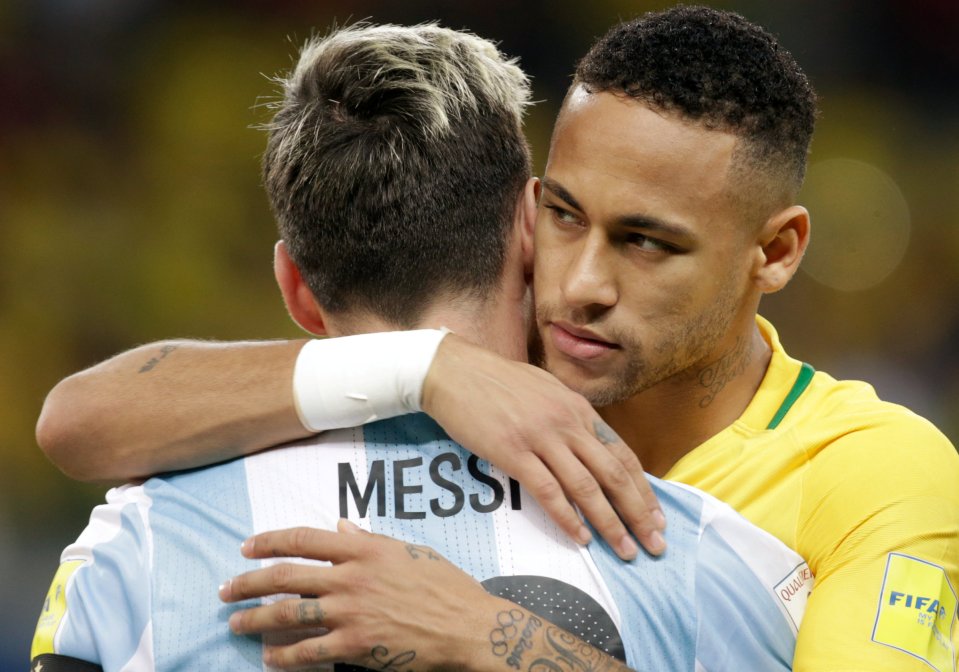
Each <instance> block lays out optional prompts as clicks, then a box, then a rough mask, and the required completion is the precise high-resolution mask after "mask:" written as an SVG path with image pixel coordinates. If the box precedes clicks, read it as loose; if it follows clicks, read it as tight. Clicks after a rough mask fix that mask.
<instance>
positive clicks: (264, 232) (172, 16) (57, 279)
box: [0, 0, 959, 670]
mask: <svg viewBox="0 0 959 672" xmlns="http://www.w3.org/2000/svg"><path fill="white" fill-rule="evenodd" d="M667 4H669V3H664V2H622V1H615V0H592V1H591V2H565V3H564V2H545V1H542V0H536V1H528V2H524V3H522V4H519V3H512V2H504V1H502V0H482V1H473V0H459V1H458V2H455V3H453V2H450V3H442V2H438V1H437V2H428V1H425V0H407V1H405V2H403V3H398V2H397V3H389V2H374V1H367V2H360V1H356V2H335V1H327V2H305V1H293V0H282V1H279V0H278V1H274V2H265V1H263V2H256V1H253V0H246V1H245V2H243V1H234V2H225V1H221V2H214V1H206V2H203V1H199V2H198V1H196V0H191V1H190V2H185V1H184V2H173V1H171V2H160V1H159V0H32V1H30V2H27V1H25V0H24V1H20V2H13V3H10V2H4V3H0V457H2V463H0V464H2V466H0V606H2V608H0V670H24V669H26V664H27V652H28V649H29V640H30V638H31V636H32V631H33V627H34V624H35V622H36V618H37V615H38V614H39V610H40V606H41V603H42V600H43V597H44V595H45V592H46V588H47V585H48V583H49V581H50V579H51V577H52V575H53V572H54V571H55V569H56V567H57V563H58V556H59V552H60V549H61V548H62V547H63V546H64V545H65V544H66V543H68V542H70V541H72V540H73V539H74V538H75V536H76V535H77V534H78V533H79V531H80V529H81V528H82V527H83V525H84V523H85V521H86V518H87V515H88V512H89V509H90V508H91V507H92V506H93V505H94V504H95V503H97V502H98V501H100V500H101V498H102V495H103V492H104V488H102V487H96V486H85V485H79V484H74V483H71V482H69V481H68V480H67V479H66V478H65V477H63V476H62V475H61V474H60V473H59V472H58V471H57V470H56V469H55V468H53V467H52V466H51V465H50V464H49V463H48V462H47V461H46V460H45V458H44V457H43V455H42V454H41V453H40V451H39V449H38V448H37V447H36V443H35V441H34V437H33V427H34V423H35V421H36V417H37V415H38V413H39V410H40V406H41V404H42V402H43V397H44V394H45V393H46V391H47V390H49V389H50V388H51V387H52V386H53V385H54V384H55V383H56V382H57V381H58V380H59V379H60V378H62V377H63V376H65V375H67V374H69V373H71V372H73V371H75V370H78V369H80V368H83V367H86V366H89V365H91V364H93V363H95V362H97V361H99V360H101V359H103V358H106V357H108V356H110V355H112V354H114V353H116V352H118V351H121V350H124V349H127V348H129V347H132V346H134V345H137V344H140V343H143V342H147V341H151V340H156V339H160V338H165V337H174V336H182V337H200V338H213V339H231V338H276V337H284V336H293V335H298V332H297V330H296V329H295V327H294V326H293V325H292V323H291V322H290V321H289V320H288V318H287V317H286V314H285V312H284V310H283V308H282V305H281V302H280V297H279V293H278V292H277V291H276V289H275V287H274V282H273V278H272V272H271V267H270V265H271V255H272V253H271V249H272V243H273V241H274V238H275V232H274V228H273V224H272V221H271V218H270V215H269V211H268V208H267V205H266V200H265V197H264V196H263V194H262V191H261V189H260V187H259V178H258V159H259V154H260V152H261V151H262V147H263V144H264V138H263V137H262V135H261V133H260V132H258V131H255V130H252V129H251V128H250V127H251V125H253V124H256V123H258V122H262V121H264V120H265V118H266V113H265V111H264V110H263V109H262V108H261V107H260V108H258V107H257V103H258V101H260V102H262V99H263V98H264V97H269V96H270V95H271V94H272V93H273V87H272V85H271V84H270V82H269V81H268V80H267V78H266V76H265V75H271V74H274V73H276V72H278V71H281V70H284V69H286V68H288V67H289V66H290V65H291V63H292V60H291V59H292V57H293V55H294V54H295V51H296V48H297V47H298V46H299V45H300V44H302V42H303V40H304V39H305V38H306V37H307V36H309V35H310V34H311V32H313V31H320V32H324V31H325V30H326V29H327V28H328V27H329V26H330V25H331V23H332V22H333V21H334V20H336V21H338V22H339V23H344V22H349V21H355V20H359V19H364V18H370V19H372V20H373V21H376V22H388V21H392V22H398V23H415V22H420V21H426V20H431V19H439V20H440V21H441V23H442V24H443V25H446V26H448V27H452V28H464V27H465V28H469V29H471V30H473V31H474V32H476V33H478V34H480V35H482V36H484V37H488V38H492V39H495V40H497V41H499V42H500V45H501V48H502V49H503V50H504V51H505V52H506V53H508V54H510V55H515V56H518V57H520V61H521V64H522V65H523V66H524V68H525V69H526V70H527V71H528V72H529V73H531V74H532V75H533V78H534V79H533V83H534V91H535V99H536V100H538V101H540V103H539V104H538V105H537V106H536V107H535V108H534V109H533V110H532V112H531V113H530V116H529V120H528V133H529V137H530V140H531V142H532V143H533V146H534V150H535V152H536V161H537V163H536V167H537V170H539V169H541V168H542V166H543V163H544V160H545V152H546V148H547V141H548V134H549V128H550V125H551V123H552V119H553V117H554V115H555V112H556V109H557V105H558V103H559V101H560V100H561V98H562V95H563V92H564V90H565V88H566V86H567V84H568V82H569V75H570V73H571V72H572V70H573V64H574V62H575V60H576V58H577V57H578V56H580V55H581V54H582V53H584V52H585V50H586V48H587V47H588V46H589V44H590V43H591V42H592V41H593V40H594V38H596V37H597V36H599V35H600V34H601V33H602V32H604V30H605V29H606V28H607V27H608V26H610V25H611V24H612V23H613V22H615V21H617V20H618V19H624V18H632V17H633V16H635V15H637V14H639V13H641V12H643V11H645V10H648V9H659V8H662V7H664V6H667ZM709 4H712V5H714V6H717V7H724V8H729V9H735V10H736V11H739V12H741V13H743V14H745V15H746V16H747V17H749V18H750V19H753V20H754V21H757V22H758V23H761V24H763V25H764V26H766V27H767V28H769V29H770V30H771V31H773V32H774V33H775V34H777V35H778V36H779V37H780V39H781V41H782V42H783V44H784V45H785V46H786V47H787V48H788V49H790V50H791V51H792V52H793V53H794V54H795V55H796V57H797V59H798V60H799V61H800V63H801V64H802V65H803V66H804V67H805V68H806V70H807V72H808V73H809V75H810V76H811V78H812V80H813V83H814V84H815V86H816V88H817V90H818V91H819V93H820V95H821V99H822V100H821V108H822V116H821V119H820V122H819V128H818V131H817V135H816V139H815V141H814V143H813V154H812V160H811V167H810V173H809V179H808V181H807V187H806V189H805V190H804V195H803V202H804V203H805V204H806V205H808V206H809V207H810V210H811V211H812V214H813V226H814V230H813V242H812V245H811V249H810V251H809V253H808V255H807V259H806V261H805V262H804V267H805V269H806V270H805V271H804V272H801V273H800V275H799V276H798V277H797V278H796V279H795V280H794V281H793V282H792V283H791V285H790V286H789V287H788V288H787V289H786V290H784V291H783V292H782V293H781V294H779V295H777V296H773V297H770V298H769V299H767V300H766V303H765V304H764V307H763V311H762V312H763V313H764V314H765V315H766V316H768V317H770V318H771V319H773V321H774V322H775V323H776V324H777V326H778V327H779V330H780V335H781V337H782V339H783V341H784V342H785V344H786V346H787V348H789V350H790V352H791V354H793V355H794V356H796V357H799V358H802V359H805V360H807V361H809V362H811V363H812V364H813V365H814V366H816V367H817V368H819V369H823V370H826V371H829V372H830V373H832V374H833V375H836V376H843V377H857V378H864V379H866V380H868V381H870V382H872V383H873V384H874V385H875V386H876V387H877V388H878V389H879V391H880V393H881V394H882V395H883V396H885V397H886V398H888V399H891V400H894V401H900V402H903V403H906V404H908V405H909V406H911V407H912V408H914V409H915V410H916V411H918V412H920V413H921V414H923V415H926V416H927V417H929V418H930V419H932V420H933V421H935V422H936V423H937V424H938V425H939V426H940V427H941V428H942V429H943V430H944V431H945V432H946V433H947V435H949V436H950V438H952V439H953V441H954V442H955V441H956V439H957V438H959V355H957V352H956V346H957V344H959V264H957V260H959V228H957V226H956V223H957V222H956V213H957V212H959V107H957V103H959V100H957V98H959V48H957V44H959V39H957V38H959V3H956V2H955V0H926V1H924V2H923V1H919V2H916V1H915V0H908V1H907V0H901V1H897V0H884V1H882V0H880V1H878V2H877V1H876V0H829V1H826V0H790V1H781V2H775V3H771V2H760V1H758V0H757V1H755V2H749V1H742V2H725V3H723V2H714V3H709ZM211 599H213V596H211Z"/></svg>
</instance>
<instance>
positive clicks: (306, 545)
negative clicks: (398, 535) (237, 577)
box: [240, 527, 363, 563]
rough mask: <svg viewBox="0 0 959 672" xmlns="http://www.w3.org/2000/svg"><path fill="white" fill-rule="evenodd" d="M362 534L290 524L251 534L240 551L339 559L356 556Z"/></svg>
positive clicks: (262, 555)
mask: <svg viewBox="0 0 959 672" xmlns="http://www.w3.org/2000/svg"><path fill="white" fill-rule="evenodd" d="M362 538H363V537H362V536H358V535H341V534H338V533H336V532H332V531H330V530H321V529H317V528H314V527H291V528H289V529H286V530H274V531H271V532H263V533H261V534H257V535H255V536H253V537H250V538H249V539H247V540H246V541H244V542H243V544H242V545H241V546H240V551H241V552H242V553H243V555H244V556H246V557H248V558H310V559H312V560H326V561H328V562H332V563H339V562H344V561H346V560H349V559H350V558H353V557H356V554H357V552H358V549H359V546H358V545H359V544H362V543H363V542H362Z"/></svg>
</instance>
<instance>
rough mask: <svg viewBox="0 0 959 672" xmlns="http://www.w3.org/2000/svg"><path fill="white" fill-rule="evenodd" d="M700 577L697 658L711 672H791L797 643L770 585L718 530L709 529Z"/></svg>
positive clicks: (702, 548) (701, 547)
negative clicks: (762, 579)
mask: <svg viewBox="0 0 959 672" xmlns="http://www.w3.org/2000/svg"><path fill="white" fill-rule="evenodd" d="M699 553H700V556H701V557H702V559H703V560H702V561H700V562H699V563H698V567H699V569H698V572H697V576H696V592H697V602H698V604H699V609H700V613H699V641H698V643H697V657H698V659H699V660H700V661H707V662H706V663H704V664H702V669H705V670H707V671H708V672H720V671H723V670H728V671H729V672H736V671H738V670H764V671H765V670H768V671H769V672H774V671H775V670H783V671H786V670H791V669H792V659H793V653H794V650H795V647H796V639H795V636H794V634H793V632H794V631H793V629H792V627H791V626H792V623H791V622H790V621H789V620H788V618H787V617H786V615H785V614H784V613H783V611H782V609H781V607H780V605H779V604H778V603H777V601H776V598H775V597H773V595H772V594H771V592H770V590H769V587H768V584H764V583H763V582H761V581H760V580H759V579H758V578H757V576H756V574H755V573H754V572H753V570H752V569H751V568H750V567H749V565H748V564H747V563H746V562H745V560H744V559H743V557H742V556H741V555H740V554H739V553H737V552H736V551H735V550H734V549H733V548H732V547H731V546H730V545H729V544H728V543H727V542H726V540H725V539H723V538H722V537H721V536H720V535H719V533H718V532H717V530H716V529H714V528H713V527H706V528H705V529H704V530H703V535H702V540H701V541H700V545H699Z"/></svg>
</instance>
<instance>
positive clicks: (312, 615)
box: [296, 600, 324, 625]
mask: <svg viewBox="0 0 959 672" xmlns="http://www.w3.org/2000/svg"><path fill="white" fill-rule="evenodd" d="M296 613H297V620H299V622H300V623H302V624H303V625H322V624H323V616H324V614H323V609H321V608H320V601H319V600H300V603H299V604H298V605H297V606H296Z"/></svg>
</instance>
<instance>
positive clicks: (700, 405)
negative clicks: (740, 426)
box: [599, 324, 772, 476]
mask: <svg viewBox="0 0 959 672" xmlns="http://www.w3.org/2000/svg"><path fill="white" fill-rule="evenodd" d="M742 339H743V340H742V341H741V342H743V343H744V345H743V346H742V347H740V348H739V349H738V350H739V352H738V353H737V354H736V355H735V362H733V361H732V360H731V358H730V357H729V356H727V357H724V358H721V359H719V360H717V361H716V362H713V363H711V364H710V365H707V366H705V367H702V368H701V369H700V370H698V371H685V372H683V373H681V374H678V375H675V376H673V377H672V378H670V379H668V380H665V381H663V382H661V383H658V384H657V385H655V386H654V387H652V388H650V389H648V390H644V391H643V392H640V393H639V394H636V395H635V396H633V397H631V398H629V399H627V400H625V401H622V402H620V403H618V404H613V405H611V406H607V407H605V408H601V409H599V413H600V415H601V416H602V417H603V419H604V420H606V422H608V423H609V424H610V426H611V427H612V428H613V429H614V430H616V433H617V434H619V436H620V437H622V439H623V440H624V441H625V442H626V444H627V445H629V446H630V447H631V448H632V449H633V450H634V451H636V454H637V455H638V456H639V459H640V461H641V462H642V463H643V468H644V469H645V470H646V471H647V472H648V473H650V474H652V475H654V476H663V475H665V474H666V472H668V471H669V470H670V468H672V466H673V465H674V464H676V462H677V461H679V459H680V458H681V457H683V456H684V455H686V454H687V453H688V452H690V451H691V450H693V449H694V448H696V447H697V446H699V445H700V444H702V443H704V442H705V441H707V440H708V439H710V438H712V437H713V436H715V435H716V434H718V433H719V432H721V431H722V430H724V429H725V428H726V427H728V426H729V425H731V424H732V423H733V422H735V421H736V419H737V418H739V416H740V415H742V413H743V411H745V410H746V407H747V406H748V405H749V402H750V401H752V398H753V396H754V395H755V394H756V390H758V389H759V385H760V384H761V383H762V379H763V376H764V375H765V374H766V368H767V366H768V365H769V360H770V357H771V354H772V353H771V350H770V348H769V345H768V344H767V343H766V341H765V339H764V338H763V337H762V334H761V333H760V332H759V328H758V327H756V326H755V324H754V325H752V328H751V329H750V330H749V331H748V332H747V333H746V334H745V335H744V336H742ZM732 347H733V351H735V350H736V348H735V346H732ZM720 381H721V382H722V384H719V383H720Z"/></svg>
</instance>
